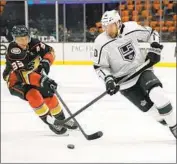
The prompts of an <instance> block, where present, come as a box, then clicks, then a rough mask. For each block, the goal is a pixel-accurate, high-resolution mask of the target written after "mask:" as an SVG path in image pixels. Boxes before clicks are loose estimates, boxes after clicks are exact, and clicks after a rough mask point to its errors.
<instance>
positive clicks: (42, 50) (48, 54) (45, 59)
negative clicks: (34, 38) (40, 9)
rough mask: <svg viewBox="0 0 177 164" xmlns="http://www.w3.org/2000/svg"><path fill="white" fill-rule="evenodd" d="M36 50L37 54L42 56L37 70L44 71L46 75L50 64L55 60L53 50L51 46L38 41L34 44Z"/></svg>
mask: <svg viewBox="0 0 177 164" xmlns="http://www.w3.org/2000/svg"><path fill="white" fill-rule="evenodd" d="M36 49H37V51H39V54H40V56H41V58H42V60H41V62H40V65H39V67H38V72H42V71H45V73H46V74H47V75H48V74H49V72H50V66H51V65H52V64H53V62H54V60H55V51H54V49H53V47H51V46H49V45H47V44H45V43H43V42H40V41H39V43H38V44H37V46H36Z"/></svg>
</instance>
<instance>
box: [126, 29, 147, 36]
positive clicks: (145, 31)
mask: <svg viewBox="0 0 177 164" xmlns="http://www.w3.org/2000/svg"><path fill="white" fill-rule="evenodd" d="M137 31H143V32H148V33H149V34H150V31H148V30H134V31H130V32H128V33H126V34H125V35H129V34H131V33H133V32H137Z"/></svg>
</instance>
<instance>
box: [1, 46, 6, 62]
mask: <svg viewBox="0 0 177 164" xmlns="http://www.w3.org/2000/svg"><path fill="white" fill-rule="evenodd" d="M7 47H8V43H1V44H0V55H1V61H2V60H3V59H5V55H6V54H7Z"/></svg>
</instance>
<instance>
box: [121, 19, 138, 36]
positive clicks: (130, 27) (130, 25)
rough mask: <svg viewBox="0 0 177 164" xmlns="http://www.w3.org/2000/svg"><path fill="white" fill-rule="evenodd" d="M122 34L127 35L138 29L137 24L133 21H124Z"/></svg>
mask: <svg viewBox="0 0 177 164" xmlns="http://www.w3.org/2000/svg"><path fill="white" fill-rule="evenodd" d="M123 24H124V29H123V33H122V34H123V35H127V34H129V33H133V32H134V31H136V30H138V24H137V22H135V21H129V22H124V23H123Z"/></svg>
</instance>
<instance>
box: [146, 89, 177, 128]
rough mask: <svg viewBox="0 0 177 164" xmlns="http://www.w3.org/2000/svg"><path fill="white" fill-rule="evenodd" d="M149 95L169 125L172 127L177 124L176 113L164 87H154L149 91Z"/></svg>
mask: <svg viewBox="0 0 177 164" xmlns="http://www.w3.org/2000/svg"><path fill="white" fill-rule="evenodd" d="M149 97H150V99H151V101H152V102H154V104H155V105H156V107H157V109H158V111H159V113H160V115H161V116H162V117H163V118H164V120H165V121H166V123H167V124H168V126H169V127H172V126H174V125H176V114H175V113H174V111H173V108H172V105H171V103H170V101H169V100H168V98H167V97H166V96H165V92H164V91H163V89H162V88H161V87H155V88H153V89H152V90H151V91H150V93H149Z"/></svg>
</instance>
